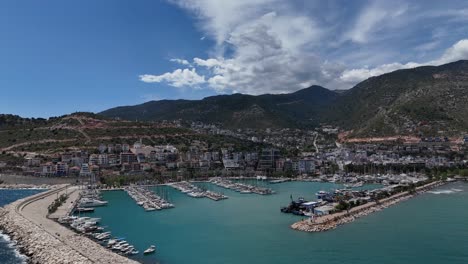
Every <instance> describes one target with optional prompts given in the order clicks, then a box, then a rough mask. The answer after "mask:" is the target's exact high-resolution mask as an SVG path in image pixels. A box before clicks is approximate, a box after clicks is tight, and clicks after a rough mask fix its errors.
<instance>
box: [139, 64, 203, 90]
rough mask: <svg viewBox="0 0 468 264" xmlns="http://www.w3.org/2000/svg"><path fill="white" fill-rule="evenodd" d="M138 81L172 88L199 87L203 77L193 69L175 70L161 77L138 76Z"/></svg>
mask: <svg viewBox="0 0 468 264" xmlns="http://www.w3.org/2000/svg"><path fill="white" fill-rule="evenodd" d="M140 80H141V81H143V82H146V83H160V82H166V83H168V84H169V85H171V86H174V87H184V86H190V87H195V88H197V87H199V85H200V84H203V83H205V82H206V81H205V76H200V75H198V73H197V72H196V71H195V69H177V70H175V71H173V72H166V73H164V74H161V75H151V74H144V75H140Z"/></svg>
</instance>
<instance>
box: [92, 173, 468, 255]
mask: <svg viewBox="0 0 468 264" xmlns="http://www.w3.org/2000/svg"><path fill="white" fill-rule="evenodd" d="M206 184H209V183H206ZM380 187H381V186H376V185H366V184H365V185H364V186H362V188H365V189H368V190H372V189H376V188H380ZM273 188H274V191H275V192H276V195H271V196H255V195H244V194H241V193H239V192H236V191H234V190H227V191H226V193H227V195H229V197H230V198H229V199H227V200H225V201H223V202H222V203H213V202H211V201H209V200H208V199H193V198H191V197H189V196H187V195H186V194H184V193H181V192H180V191H178V190H175V189H173V188H171V187H168V186H157V187H153V188H151V190H152V191H154V192H156V193H162V192H164V191H167V192H168V193H169V194H170V196H171V198H172V199H173V201H174V202H175V203H177V207H176V208H174V209H173V210H163V211H159V212H157V213H156V214H146V213H145V212H144V211H143V210H140V207H139V206H137V205H135V203H134V202H133V201H132V199H129V197H128V196H127V195H126V194H125V193H124V192H121V191H112V192H103V198H104V199H105V200H107V201H109V205H108V206H105V207H97V208H96V211H95V212H94V213H91V214H90V215H89V216H90V217H99V218H101V222H100V224H101V225H103V226H108V227H109V230H112V233H115V234H119V235H121V236H125V240H127V241H132V244H133V245H134V246H135V248H137V249H138V250H139V251H140V254H139V255H136V256H130V258H132V259H135V260H138V261H140V262H142V263H148V264H149V263H174V264H182V263H195V264H197V263H208V264H215V263H227V264H237V263H246V262H249V261H251V260H252V259H255V261H256V263H260V264H267V263H268V264H271V263H298V264H302V263H304V264H306V263H315V262H320V261H327V262H328V263H332V264H338V263H343V262H344V261H346V262H350V263H356V264H371V263H384V264H393V263H395V262H398V263H415V264H438V263H447V261H448V262H450V263H456V264H458V263H460V264H461V263H466V262H465V261H468V255H466V254H465V253H463V252H464V251H463V248H462V247H452V246H449V245H448V243H449V244H452V243H455V244H456V243H463V242H462V241H464V240H465V238H466V236H467V235H468V228H467V226H466V223H465V221H464V219H466V217H468V214H467V213H466V210H464V209H463V208H465V207H466V206H468V185H467V184H465V183H460V182H455V183H451V184H450V185H445V186H442V187H439V188H441V189H435V190H434V192H437V193H441V194H434V193H430V192H428V193H424V194H421V195H418V196H416V197H414V198H412V199H409V200H406V201H404V202H400V203H398V204H397V205H394V206H391V207H389V208H387V209H385V210H381V211H379V212H375V213H373V214H370V215H367V216H366V217H364V218H359V219H357V220H355V221H354V222H353V223H351V224H347V225H343V226H342V227H340V228H337V229H334V230H332V231H329V232H324V233H313V234H309V233H305V232H298V231H297V230H294V229H291V228H290V225H291V224H293V223H295V222H297V221H299V220H302V219H307V218H306V216H297V215H293V214H282V213H280V212H279V207H280V206H281V205H282V204H284V202H285V201H288V200H290V196H291V195H292V196H293V197H295V198H296V199H297V197H301V196H303V197H304V200H305V201H312V200H314V199H317V198H316V197H317V196H316V194H317V193H319V192H320V191H326V192H333V190H334V189H335V188H340V189H343V185H339V184H332V183H316V182H295V181H292V182H286V183H283V184H275V185H273ZM213 189H214V190H215V191H218V190H222V187H216V186H213ZM452 189H457V190H463V191H460V192H452V193H450V194H448V193H447V194H446V192H444V190H452ZM122 207H124V208H126V210H125V212H122V210H120V208H122ZM435 211H437V212H440V213H438V214H434V212H435ZM200 212H203V213H202V214H201V213H200ZM454 212H457V214H459V216H460V217H457V218H454V217H452V215H453V213H454ZM396 222H398V228H396V226H395V223H396ZM442 223H443V225H444V228H440V225H441V224H442ZM410 230H412V231H413V233H411V232H409V231H410ZM454 230H457V232H454ZM446 232H451V233H452V234H453V235H451V236H450V237H446V239H444V240H441V239H440V237H441V236H442V237H443V234H445V233H446ZM376 234H378V236H376ZM226 236H228V237H229V239H225V237H226ZM194 237H196V238H197V239H196V240H194V239H193V238H194ZM220 239H224V240H223V243H219V241H220ZM402 240H403V241H408V243H411V244H412V245H413V246H412V247H411V248H409V247H407V246H406V243H399V242H398V241H402ZM258 241H260V242H258ZM349 241H353V243H349ZM377 241H380V242H381V243H386V244H388V245H389V246H386V247H385V248H382V247H381V246H379V243H378V242H377ZM152 244H155V245H157V253H156V254H151V255H147V256H142V255H141V253H142V251H143V250H144V249H146V248H148V246H149V245H152ZM298 245H306V246H307V247H305V246H298ZM428 246H429V247H430V248H432V249H433V250H432V251H431V252H427V247H428ZM181 248H184V249H185V250H184V254H180V250H181ZM363 248H366V249H367V250H362V249H363ZM388 250H391V251H392V252H395V258H393V259H391V260H390V259H382V258H381V256H382V255H384V254H386V252H387V251H388ZM213 252H216V253H213ZM238 252H243V253H242V254H238ZM258 252H269V254H261V255H259V254H258ZM444 252H456V254H457V256H459V258H458V259H450V258H449V257H448V256H447V254H444ZM312 253H313V254H312ZM336 254H340V257H338V256H337V255H336ZM460 256H461V257H460ZM447 257H448V258H449V260H447Z"/></svg>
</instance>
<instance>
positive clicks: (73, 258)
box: [0, 190, 138, 264]
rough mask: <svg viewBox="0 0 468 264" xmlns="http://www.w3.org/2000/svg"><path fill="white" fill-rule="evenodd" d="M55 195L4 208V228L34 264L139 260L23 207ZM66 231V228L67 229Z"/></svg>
mask: <svg viewBox="0 0 468 264" xmlns="http://www.w3.org/2000/svg"><path fill="white" fill-rule="evenodd" d="M48 195H49V196H50V195H55V192H54V190H51V191H48V192H46V193H40V194H37V195H33V196H30V197H27V198H24V199H21V200H18V201H16V202H14V203H12V204H9V205H7V206H5V207H4V208H0V229H1V230H4V232H5V233H6V234H8V235H9V236H10V237H11V238H12V239H13V240H15V241H16V243H17V245H18V248H19V250H20V251H21V252H22V253H23V254H25V255H26V256H28V257H29V262H30V263H34V264H36V263H37V264H44V263H51V264H54V263H60V264H62V263H64V264H65V263H70V264H71V263H80V264H88V263H90V264H91V263H138V262H135V261H133V260H130V259H128V258H125V257H122V256H120V255H117V254H115V253H113V252H111V251H109V250H107V249H105V248H103V247H102V246H100V245H98V244H97V243H95V242H94V241H92V240H90V239H88V238H87V237H84V236H81V235H78V234H76V233H74V232H72V231H70V230H67V229H65V228H64V227H62V226H61V225H60V224H58V223H56V222H54V221H52V220H50V219H46V218H44V219H43V221H42V222H38V221H37V219H34V220H31V219H28V218H27V217H25V216H24V215H23V214H22V212H21V210H22V208H23V207H25V206H28V205H27V204H31V206H34V205H33V204H32V203H34V201H35V200H42V199H47V197H48ZM64 230H65V231H64Z"/></svg>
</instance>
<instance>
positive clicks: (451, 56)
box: [430, 39, 468, 65]
mask: <svg viewBox="0 0 468 264" xmlns="http://www.w3.org/2000/svg"><path fill="white" fill-rule="evenodd" d="M463 59H465V60H466V59H468V39H462V40H460V41H458V42H457V43H455V45H453V46H452V47H450V48H449V49H447V50H446V51H445V52H444V54H443V55H442V57H440V58H439V59H437V60H435V61H433V62H431V63H430V64H433V65H440V64H444V63H449V62H452V61H457V60H463Z"/></svg>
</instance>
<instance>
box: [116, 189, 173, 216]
mask: <svg viewBox="0 0 468 264" xmlns="http://www.w3.org/2000/svg"><path fill="white" fill-rule="evenodd" d="M124 190H125V192H127V194H128V195H129V196H130V197H132V199H133V200H134V201H135V202H136V203H137V204H138V205H139V206H142V207H143V208H144V209H145V211H148V212H149V211H155V210H161V209H168V208H173V207H174V205H173V204H171V203H169V202H168V201H166V200H164V199H163V198H161V197H159V196H158V195H156V194H155V193H154V192H152V191H150V190H148V189H146V188H144V187H141V186H129V187H125V188H124Z"/></svg>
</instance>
